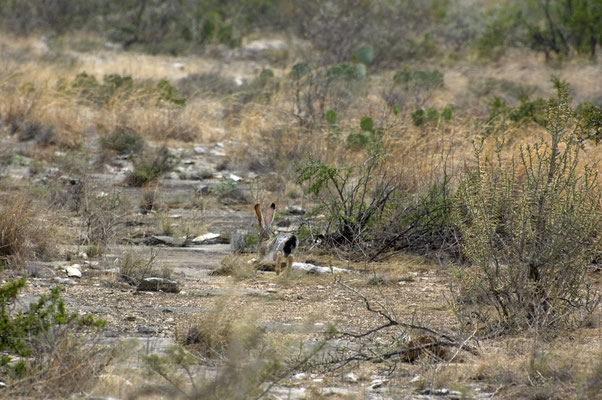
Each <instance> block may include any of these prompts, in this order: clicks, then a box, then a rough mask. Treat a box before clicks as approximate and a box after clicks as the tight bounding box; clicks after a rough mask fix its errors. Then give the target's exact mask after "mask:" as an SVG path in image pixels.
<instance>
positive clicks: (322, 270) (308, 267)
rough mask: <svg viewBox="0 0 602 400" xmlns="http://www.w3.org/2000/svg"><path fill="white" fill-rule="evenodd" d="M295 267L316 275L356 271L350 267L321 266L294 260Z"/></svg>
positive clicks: (353, 272)
mask: <svg viewBox="0 0 602 400" xmlns="http://www.w3.org/2000/svg"><path fill="white" fill-rule="evenodd" d="M293 269H294V270H296V271H303V272H306V273H308V274H314V275H324V274H343V273H345V274H355V273H356V272H355V271H351V270H350V269H344V268H337V267H321V266H319V265H314V264H309V263H302V262H294V263H293Z"/></svg>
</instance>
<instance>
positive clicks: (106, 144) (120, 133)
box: [100, 128, 144, 154]
mask: <svg viewBox="0 0 602 400" xmlns="http://www.w3.org/2000/svg"><path fill="white" fill-rule="evenodd" d="M100 143H101V145H102V147H103V148H104V149H107V150H113V151H116V152H117V153H119V154H135V153H138V152H140V151H141V150H142V149H143V147H144V138H143V137H142V136H140V135H139V134H137V133H136V132H134V131H132V130H130V129H127V128H120V129H116V130H115V131H113V133H111V134H110V135H106V136H103V137H102V138H101V140H100Z"/></svg>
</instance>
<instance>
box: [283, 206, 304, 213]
mask: <svg viewBox="0 0 602 400" xmlns="http://www.w3.org/2000/svg"><path fill="white" fill-rule="evenodd" d="M287 210H288V213H289V214H291V215H305V212H306V211H305V209H304V208H302V207H298V206H290V207H287Z"/></svg>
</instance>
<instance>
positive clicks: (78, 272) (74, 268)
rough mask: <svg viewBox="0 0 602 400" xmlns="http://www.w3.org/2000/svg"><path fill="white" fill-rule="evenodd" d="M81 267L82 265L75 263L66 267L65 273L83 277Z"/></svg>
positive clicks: (70, 275)
mask: <svg viewBox="0 0 602 400" xmlns="http://www.w3.org/2000/svg"><path fill="white" fill-rule="evenodd" d="M80 268H81V265H79V264H73V265H72V266H70V267H66V268H65V273H66V274H67V276H68V277H69V278H81V277H82V271H81V269H80Z"/></svg>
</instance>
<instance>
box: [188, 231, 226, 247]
mask: <svg viewBox="0 0 602 400" xmlns="http://www.w3.org/2000/svg"><path fill="white" fill-rule="evenodd" d="M192 243H193V244H225V243H228V238H226V237H223V236H222V235H220V234H219V233H205V234H204V235H200V236H197V237H195V238H194V239H192Z"/></svg>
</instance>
